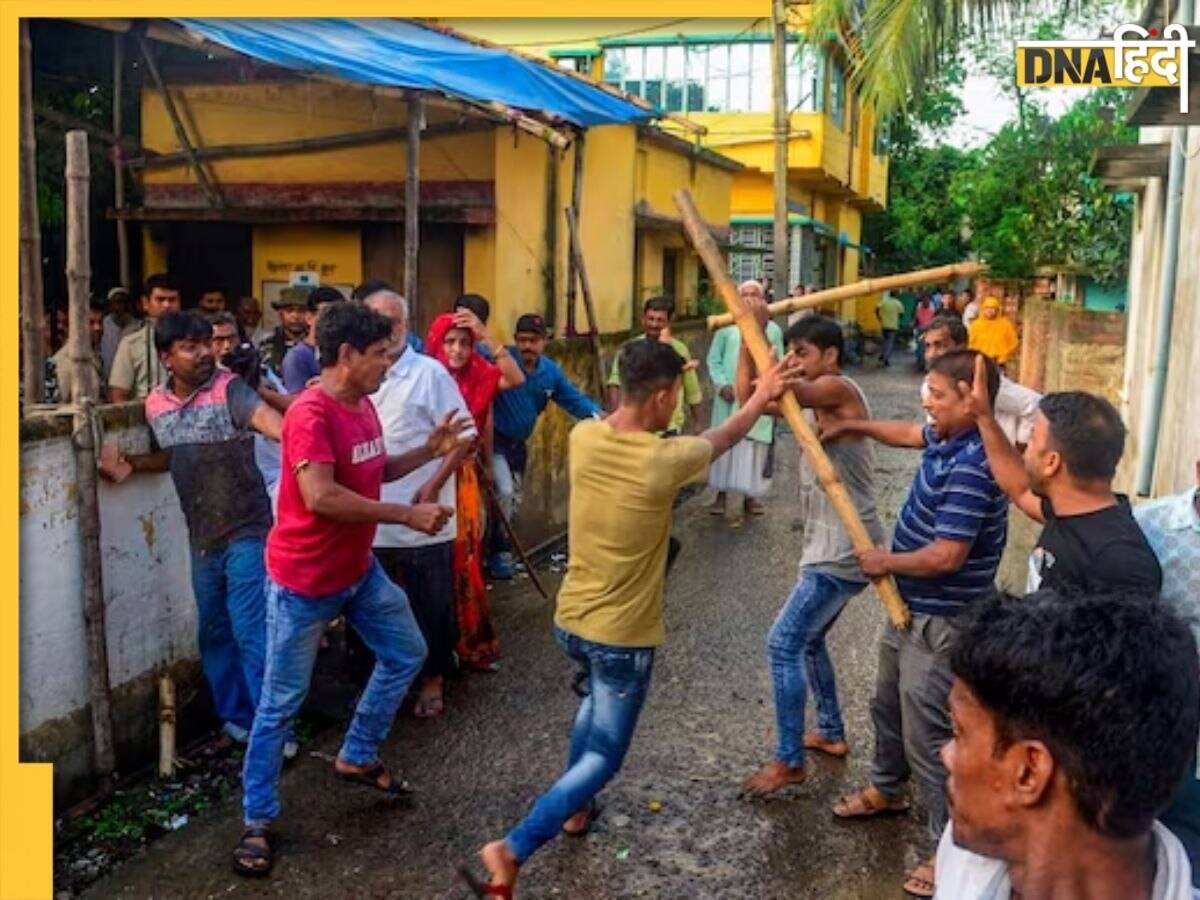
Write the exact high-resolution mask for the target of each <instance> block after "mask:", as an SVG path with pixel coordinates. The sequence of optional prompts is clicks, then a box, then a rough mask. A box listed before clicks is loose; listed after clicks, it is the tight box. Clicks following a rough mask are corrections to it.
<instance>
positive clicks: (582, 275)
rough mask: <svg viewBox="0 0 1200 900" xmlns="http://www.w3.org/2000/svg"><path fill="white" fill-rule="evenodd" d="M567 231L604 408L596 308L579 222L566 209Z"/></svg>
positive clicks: (571, 211)
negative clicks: (584, 257)
mask: <svg viewBox="0 0 1200 900" xmlns="http://www.w3.org/2000/svg"><path fill="white" fill-rule="evenodd" d="M567 230H568V231H569V232H570V238H571V258H572V259H574V260H575V270H576V272H577V273H578V274H579V286H580V288H581V289H582V291H583V309H584V312H585V313H587V320H588V342H589V343H590V344H591V347H592V369H593V371H594V373H595V377H596V396H597V397H599V398H600V405H601V406H604V405H605V403H604V363H603V361H602V360H601V359H600V329H599V328H598V327H596V306H595V304H594V303H593V302H592V285H591V283H590V282H589V281H588V274H587V266H586V265H585V264H584V262H583V241H582V240H581V239H580V237H579V220H578V219H576V218H575V210H573V209H571V207H569V206H568V207H567Z"/></svg>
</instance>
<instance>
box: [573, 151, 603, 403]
mask: <svg viewBox="0 0 1200 900" xmlns="http://www.w3.org/2000/svg"><path fill="white" fill-rule="evenodd" d="M583 135H584V131H583V129H582V128H581V129H580V130H579V131H578V133H577V134H576V135H575V159H574V166H573V171H572V174H571V211H572V212H573V213H574V216H575V221H576V222H578V221H579V209H580V206H581V205H582V202H583ZM573 247H574V245H573V244H571V245H570V246H569V247H568V250H570V252H569V253H567V337H574V336H575V334H576V328H575V321H576V315H575V291H576V283H575V252H574V249H573ZM601 393H603V390H601Z"/></svg>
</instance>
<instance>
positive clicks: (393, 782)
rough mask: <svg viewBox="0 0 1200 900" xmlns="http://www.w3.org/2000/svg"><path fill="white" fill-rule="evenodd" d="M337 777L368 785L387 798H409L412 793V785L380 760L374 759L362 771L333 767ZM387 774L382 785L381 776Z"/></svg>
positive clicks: (364, 785) (352, 782)
mask: <svg viewBox="0 0 1200 900" xmlns="http://www.w3.org/2000/svg"><path fill="white" fill-rule="evenodd" d="M334 772H335V773H336V774H337V777H338V778H340V779H342V781H348V782H350V783H351V784H358V785H362V786H363V787H369V788H372V789H374V790H377V791H381V792H382V793H384V794H386V795H387V798H388V799H389V800H410V799H412V796H413V794H414V793H416V792H415V791H414V790H413V787H412V785H410V784H409V783H408V782H407V781H405V780H404V779H402V778H397V777H396V776H395V775H393V774H392V773H391V772H389V771H388V767H387V766H385V765H384V764H383V763H382V762H381V761H379V760H376V761H375V765H373V766H371V768H369V769H365V770H363V771H362V772H343V771H341V770H340V769H336V768H335V769H334ZM384 775H387V776H388V783H387V784H386V785H384V783H383V776H384Z"/></svg>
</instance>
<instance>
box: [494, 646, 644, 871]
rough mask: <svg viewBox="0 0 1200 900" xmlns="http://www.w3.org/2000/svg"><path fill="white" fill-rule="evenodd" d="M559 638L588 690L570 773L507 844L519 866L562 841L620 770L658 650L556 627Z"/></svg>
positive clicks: (577, 720) (578, 719)
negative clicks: (561, 836) (584, 676)
mask: <svg viewBox="0 0 1200 900" xmlns="http://www.w3.org/2000/svg"><path fill="white" fill-rule="evenodd" d="M554 637H555V639H556V640H557V641H558V643H559V646H561V647H562V648H563V650H565V651H566V653H567V655H568V656H570V657H571V659H573V660H574V661H575V662H577V663H578V664H579V665H580V667H581V668H582V669H583V671H584V672H585V673H586V674H587V678H588V680H587V686H588V690H587V694H586V696H584V698H583V700H582V702H580V704H579V712H578V713H577V714H576V716H575V726H574V729H573V730H572V732H571V752H570V756H569V757H568V760H567V771H566V772H565V773H563V775H562V777H561V778H559V779H558V781H556V782H555V783H554V785H553V786H552V787H551V788H550V790H548V791H547V792H546V793H544V794H542V796H541V797H539V798H538V799H537V801H536V802H535V803H534V804H533V809H531V810H530V811H529V815H527V816H526V817H525V819H524V821H522V822H521V823H520V824H519V825H517V827H516V828H514V829H513V830H512V831H511V832H509V834H508V837H507V838H506V839H505V840H506V841H507V842H508V846H509V849H510V850H512V852H513V855H514V856H516V858H517V862H518V863H524V862H525V861H526V860H527V859H529V857H531V856H532V855H533V854H534V852H535V851H536V850H537V849H538V848H539V847H541V846H542V844H545V843H546V842H548V841H550V840H552V839H553V838H554V837H555V836H557V835H558V833H559V831H560V830H561V829H562V826H563V824H564V823H565V822H566V821H567V819H569V818H571V816H573V815H574V814H575V813H577V812H579V811H580V810H582V809H585V808H586V807H587V806H588V804H589V803H590V802H591V800H592V798H594V797H595V796H596V794H598V793H600V790H601V789H602V788H603V787H604V785H606V784H608V782H609V781H610V780H611V779H612V777H613V776H614V775H616V774H617V772H618V771H619V770H620V768H621V763H622V762H624V760H625V753H626V751H627V750H628V749H629V742H630V740H632V738H633V729H634V728H635V727H636V726H637V720H638V715H639V714H640V713H641V711H642V704H643V703H644V702H645V700H646V694H647V692H648V691H649V689H650V673H651V671H652V670H653V668H654V648H653V647H645V648H639V647H614V646H611V645H609V644H599V643H595V642H593V641H587V640H584V639H583V638H581V637H577V636H575V635H573V634H570V633H569V632H566V631H563V630H562V629H561V628H557V627H556V628H555V629H554Z"/></svg>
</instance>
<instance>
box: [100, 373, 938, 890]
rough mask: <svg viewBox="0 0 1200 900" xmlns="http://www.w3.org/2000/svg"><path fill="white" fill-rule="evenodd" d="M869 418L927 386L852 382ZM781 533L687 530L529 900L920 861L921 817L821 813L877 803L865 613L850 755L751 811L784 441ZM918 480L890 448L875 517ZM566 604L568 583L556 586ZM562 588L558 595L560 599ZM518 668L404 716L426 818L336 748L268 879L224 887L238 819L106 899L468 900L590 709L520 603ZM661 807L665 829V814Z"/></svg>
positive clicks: (532, 868) (526, 593)
mask: <svg viewBox="0 0 1200 900" xmlns="http://www.w3.org/2000/svg"><path fill="white" fill-rule="evenodd" d="M858 377H859V380H860V382H861V383H862V385H863V387H864V388H865V390H866V392H867V394H868V396H869V397H870V400H871V403H872V405H873V407H874V412H875V415H876V416H877V417H881V418H882V417H903V418H908V419H916V418H917V416H918V415H919V401H918V396H917V388H918V379H917V377H916V376H915V375H912V374H910V370H909V368H908V367H907V366H901V365H896V366H894V367H893V368H892V369H890V370H883V371H877V370H875V369H874V368H869V369H868V370H867V371H865V372H864V373H862V374H861V375H859V376H858ZM778 446H779V453H778V457H777V467H776V477H775V483H774V489H773V493H772V495H771V497H770V498H769V500H768V513H767V515H766V516H765V517H763V518H761V519H754V520H751V521H749V522H747V523H746V525H745V526H744V527H742V528H738V529H733V528H730V527H729V525H728V524H727V523H726V522H724V521H721V520H718V519H714V518H713V517H711V516H709V515H708V514H707V511H706V510H705V509H704V504H705V503H707V501H708V499H709V496H708V494H707V492H706V493H704V494H701V495H698V496H696V497H694V498H693V499H691V500H690V501H688V502H687V503H686V504H684V505H683V506H682V507H681V508H680V509H679V511H678V514H677V524H676V532H677V534H678V536H679V537H680V538H681V539H682V541H683V552H682V554H681V556H680V558H679V560H678V562H677V563H676V565H675V569H674V571H673V573H672V575H671V578H670V580H669V582H668V590H667V600H666V606H667V620H668V638H667V643H666V645H665V646H664V647H663V648H662V650H661V651H660V653H659V656H658V660H657V663H656V671H655V675H654V684H653V688H652V690H651V695H650V698H649V701H648V702H647V705H646V708H645V710H644V712H643V715H642V720H641V724H640V726H639V729H638V732H637V734H636V736H635V738H634V742H633V747H632V749H631V751H630V753H629V756H628V759H627V761H626V764H625V768H624V770H623V771H622V772H621V773H620V774H619V775H618V777H617V778H616V779H615V780H614V782H613V783H612V784H611V785H610V786H609V788H608V790H607V791H605V793H604V795H603V802H604V812H603V815H602V817H601V819H600V820H599V822H598V824H597V828H596V830H595V831H594V832H593V833H592V834H591V835H590V836H589V837H588V838H586V839H585V840H582V841H570V840H564V839H559V840H557V841H555V842H553V843H552V844H550V845H548V846H547V847H546V848H545V849H544V850H543V851H542V852H541V853H539V854H538V855H537V856H536V857H535V858H534V859H533V860H532V861H531V862H530V863H529V864H528V865H527V866H526V867H525V870H524V872H523V875H522V879H521V891H520V896H522V897H528V898H541V897H569V898H597V900H598V898H617V897H621V898H624V897H653V898H696V897H731V898H734V897H735V898H754V897H762V898H796V897H821V898H827V900H842V898H845V900H849V898H891V897H896V898H898V897H901V896H904V895H903V892H902V891H901V889H900V883H901V881H902V879H903V873H904V872H905V871H906V869H907V867H909V866H911V865H913V864H914V863H915V862H916V857H917V852H918V847H919V843H918V842H919V840H920V836H921V833H922V830H923V829H922V825H921V817H920V815H919V814H910V815H909V816H906V817H902V818H898V819H890V820H879V821H870V822H864V823H859V824H845V823H841V822H836V821H835V820H834V818H833V816H832V815H831V813H830V810H829V807H830V804H831V803H833V802H834V801H835V800H836V799H837V798H838V797H839V796H841V795H842V794H844V793H846V792H848V791H851V790H853V789H855V788H856V787H858V786H860V785H862V784H864V783H865V776H866V771H867V768H868V766H869V762H870V756H871V751H872V730H871V724H870V718H869V702H870V697H871V691H872V684H873V680H874V675H875V647H876V640H877V637H878V635H879V632H880V630H881V627H882V625H883V621H884V615H883V611H882V607H881V606H880V604H879V603H878V600H877V599H876V597H875V596H874V594H873V593H870V592H868V593H866V594H863V595H861V596H859V597H858V598H856V599H855V600H853V601H852V602H851V604H850V605H849V606H848V607H847V609H846V611H845V613H844V614H843V616H842V617H841V619H840V621H839V622H838V623H837V625H836V626H835V627H834V630H833V632H832V641H831V649H832V655H833V659H834V664H835V666H836V669H837V673H838V678H839V691H840V694H841V700H842V704H843V707H844V710H845V714H846V721H847V726H848V729H849V740H850V742H851V748H852V751H851V756H850V758H849V759H848V760H846V761H841V762H838V761H832V760H827V759H814V760H813V762H812V777H811V779H810V781H809V782H808V783H807V784H805V785H804V786H802V787H800V788H796V789H793V790H792V791H791V792H790V793H788V794H787V795H786V796H783V797H780V798H778V799H774V800H771V801H766V802H762V801H757V802H751V801H747V800H743V799H739V797H738V784H739V782H740V780H741V779H742V778H743V777H745V776H746V775H747V774H749V773H750V772H751V771H752V770H753V769H754V768H755V767H756V766H758V765H759V764H761V763H763V762H765V761H766V760H767V759H768V758H769V754H770V748H771V741H772V732H773V716H772V708H771V690H770V675H769V672H768V669H767V662H766V652H765V642H766V635H767V630H768V628H769V627H770V625H771V622H772V620H773V619H774V617H775V614H776V612H777V610H778V609H779V606H780V604H781V602H782V601H783V599H784V598H785V597H786V595H787V593H788V591H789V589H790V588H791V586H792V584H793V582H794V580H795V577H796V560H797V558H798V549H799V547H798V545H799V539H800V534H799V530H798V529H799V523H798V522H797V521H796V518H795V512H794V508H795V504H794V500H795V497H796V480H795V474H796V468H797V465H798V452H797V450H796V447H795V444H794V441H793V440H792V438H791V437H790V436H789V435H784V436H783V439H782V440H781V441H780V443H779V445H778ZM916 462H917V454H915V453H912V452H910V451H892V450H887V449H880V451H879V453H878V456H877V464H878V472H879V481H880V494H881V496H880V507H881V509H882V510H883V512H884V515H885V517H886V524H887V525H888V526H890V525H891V523H892V521H893V520H894V518H895V514H896V512H897V510H898V508H899V506H900V504H901V502H902V501H903V499H904V496H905V494H906V492H907V490H908V485H909V481H910V479H911V476H912V472H913V471H914V469H915V466H916ZM546 577H547V578H548V580H549V581H550V582H551V584H553V585H554V586H556V584H557V582H556V581H555V580H554V578H555V576H546ZM551 584H548V587H549V586H551ZM494 606H495V615H496V618H497V620H498V623H499V629H500V633H501V636H502V642H503V650H504V655H505V659H504V667H503V670H502V671H501V672H499V673H498V674H495V675H472V676H469V677H467V678H465V679H463V680H462V681H461V682H459V683H458V684H457V685H456V686H455V687H454V689H453V692H452V693H451V694H450V696H449V698H448V712H447V714H446V715H445V716H444V717H443V718H442V719H440V720H437V721H434V722H423V721H417V720H415V719H413V718H412V717H411V716H409V715H407V714H405V715H404V716H403V717H402V718H401V719H400V720H399V721H398V723H397V726H396V728H395V730H394V736H393V738H392V739H391V740H390V741H389V742H388V743H387V745H386V746H385V747H384V758H385V759H386V760H388V761H389V762H391V763H393V764H397V765H399V766H401V767H402V768H403V770H404V772H405V774H406V776H407V777H408V778H409V779H410V780H411V781H412V782H413V783H414V784H415V785H416V786H417V788H418V790H419V796H418V800H417V803H416V806H415V808H413V809H411V810H407V811H403V810H395V809H391V808H389V807H387V806H386V805H384V804H382V803H379V802H377V801H376V800H375V799H374V798H373V797H372V796H371V794H370V792H365V791H362V790H360V789H356V788H353V787H347V786H344V785H342V784H341V783H340V782H337V781H335V780H334V778H333V777H332V775H331V767H330V764H329V763H328V762H327V761H326V759H322V758H320V757H318V756H314V755H311V754H310V753H309V752H307V751H316V752H317V753H319V754H323V755H325V756H326V758H330V757H331V756H332V754H334V753H336V751H337V747H338V742H339V738H340V734H339V733H336V732H334V731H328V732H326V733H324V734H323V735H322V736H321V737H319V738H318V739H317V740H316V741H315V742H314V743H315V746H313V747H306V748H305V751H306V752H305V753H304V755H303V758H302V760H301V761H300V762H299V763H298V764H297V765H296V766H295V767H294V768H292V769H290V770H289V771H287V772H286V773H285V775H284V779H283V787H282V792H283V801H284V814H283V816H282V818H281V820H280V821H279V823H278V827H279V830H280V832H281V834H282V844H281V846H280V848H279V851H278V859H277V865H276V868H275V874H274V876H273V877H272V878H271V879H270V880H269V881H267V882H258V883H256V882H248V881H244V880H242V879H240V878H238V877H237V876H235V875H233V874H232V873H231V872H230V870H229V862H228V860H229V851H230V849H231V848H232V846H233V844H234V842H235V841H236V839H237V837H238V834H239V822H240V819H239V816H238V814H239V807H238V806H237V805H236V804H235V803H233V802H231V803H229V804H228V805H226V806H225V807H223V808H217V809H216V810H214V811H212V812H210V813H209V814H207V815H206V816H205V817H203V818H202V819H200V820H198V821H195V822H194V823H193V824H192V825H190V826H188V827H187V828H186V829H184V830H182V831H180V832H177V833H174V834H171V835H169V836H168V837H166V838H164V839H163V840H161V841H159V842H158V843H156V844H155V845H154V846H153V847H151V848H150V849H149V850H148V851H147V852H146V853H145V854H144V855H143V856H141V857H139V858H136V859H134V860H132V861H130V862H129V863H127V864H126V865H124V866H123V867H122V868H120V869H118V870H117V871H116V872H114V873H113V874H111V875H110V876H108V877H107V878H106V879H105V880H103V881H101V882H99V883H98V884H96V885H95V886H93V888H92V889H91V891H90V892H89V894H88V896H92V897H114V896H116V897H139V898H140V897H160V898H168V897H179V898H196V897H227V896H229V897H238V896H287V897H296V898H307V897H314V898H315V897H321V898H333V897H347V898H350V897H353V898H366V897H412V898H443V897H463V896H466V891H464V890H463V889H462V888H461V886H459V885H458V884H457V883H456V881H455V878H454V875H453V872H454V866H455V864H456V863H458V862H459V861H462V860H466V859H473V855H474V852H475V850H476V849H477V848H478V847H479V846H480V845H481V844H482V843H483V842H485V841H486V840H489V839H492V838H495V837H497V836H500V835H502V834H504V832H505V831H506V830H507V829H508V828H509V827H510V826H511V825H512V824H513V823H515V822H516V821H517V820H518V819H519V818H520V816H521V815H522V814H523V813H524V812H525V810H526V809H527V808H528V806H529V804H530V803H531V801H532V800H533V799H534V798H535V797H536V796H537V794H538V793H539V792H540V791H541V790H543V789H544V788H545V787H547V786H548V785H549V784H550V783H551V782H552V781H553V779H554V778H555V777H556V776H557V775H558V774H559V772H560V771H561V768H562V764H563V762H564V759H565V757H566V753H567V739H568V730H569V726H570V722H571V719H572V716H573V714H574V710H575V706H576V703H577V701H576V698H575V696H574V695H573V694H572V693H571V691H570V690H569V680H570V676H571V674H572V668H571V666H570V665H569V664H568V662H567V660H566V659H565V657H563V655H562V654H561V653H560V652H559V651H558V649H557V647H556V646H555V644H554V643H553V641H552V638H551V633H550V625H551V607H550V605H549V604H547V603H544V602H543V601H541V600H540V598H538V597H537V596H536V594H534V593H533V591H532V589H530V588H528V587H527V583H522V585H521V586H520V589H519V590H514V589H512V588H510V587H508V586H506V587H504V588H503V589H500V590H497V591H496V593H495V594H494ZM652 801H659V802H660V803H661V811H659V812H654V811H652V810H651V802H652Z"/></svg>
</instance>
